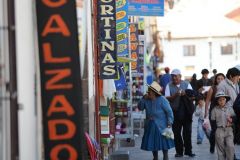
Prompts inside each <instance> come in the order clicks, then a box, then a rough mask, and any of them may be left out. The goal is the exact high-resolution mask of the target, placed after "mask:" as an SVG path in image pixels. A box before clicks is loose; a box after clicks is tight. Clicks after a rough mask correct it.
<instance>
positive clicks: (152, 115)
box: [138, 96, 173, 133]
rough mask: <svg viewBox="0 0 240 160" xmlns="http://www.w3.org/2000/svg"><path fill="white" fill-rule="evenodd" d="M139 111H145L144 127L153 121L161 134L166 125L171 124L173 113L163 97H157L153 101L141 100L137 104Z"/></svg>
mask: <svg viewBox="0 0 240 160" xmlns="http://www.w3.org/2000/svg"><path fill="white" fill-rule="evenodd" d="M138 108H139V110H144V109H145V110H146V123H145V128H146V125H148V122H149V120H151V119H153V120H154V122H155V123H156V125H157V126H158V128H159V131H160V132H161V133H162V132H163V130H164V129H165V128H167V125H168V124H172V123H173V111H172V109H171V107H170V104H169V102H168V100H167V99H166V98H165V97H164V96H159V97H157V98H156V99H155V100H150V99H144V98H142V99H141V100H140V101H139V103H138Z"/></svg>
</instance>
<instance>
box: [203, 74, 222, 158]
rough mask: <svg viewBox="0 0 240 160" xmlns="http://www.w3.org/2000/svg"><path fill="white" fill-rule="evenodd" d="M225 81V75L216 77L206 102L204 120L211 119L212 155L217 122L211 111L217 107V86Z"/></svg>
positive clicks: (210, 141)
mask: <svg viewBox="0 0 240 160" xmlns="http://www.w3.org/2000/svg"><path fill="white" fill-rule="evenodd" d="M224 79H225V75H224V74H223V73H218V74H216V76H215V77H214V83H213V85H212V86H211V88H210V89H209V91H208V92H207V98H206V101H205V115H204V118H207V117H208V118H209V121H210V125H211V132H210V138H209V143H210V153H214V152H215V132H216V127H215V126H216V125H215V124H214V123H215V121H212V119H211V111H212V109H213V108H214V107H215V94H216V92H217V86H218V84H219V83H220V82H221V81H222V80H224Z"/></svg>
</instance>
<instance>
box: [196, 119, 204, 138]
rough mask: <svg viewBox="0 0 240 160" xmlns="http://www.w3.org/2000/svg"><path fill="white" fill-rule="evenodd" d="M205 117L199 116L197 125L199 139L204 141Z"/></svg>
mask: <svg viewBox="0 0 240 160" xmlns="http://www.w3.org/2000/svg"><path fill="white" fill-rule="evenodd" d="M203 122H204V120H203V119H200V118H198V126H197V141H198V142H202V141H203V138H204V134H205V133H204V130H203V127H202V126H203Z"/></svg>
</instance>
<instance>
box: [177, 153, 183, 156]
mask: <svg viewBox="0 0 240 160" xmlns="http://www.w3.org/2000/svg"><path fill="white" fill-rule="evenodd" d="M182 156H183V155H182V154H178V153H176V154H175V157H182Z"/></svg>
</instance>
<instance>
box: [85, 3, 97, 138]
mask: <svg viewBox="0 0 240 160" xmlns="http://www.w3.org/2000/svg"><path fill="white" fill-rule="evenodd" d="M86 3H87V29H88V31H87V34H88V35H87V37H88V38H87V40H88V42H87V43H88V50H87V51H88V53H87V55H88V63H87V64H88V88H89V89H88V95H89V133H90V135H91V136H94V135H95V127H96V126H95V122H96V119H95V96H96V95H95V93H96V92H95V81H94V78H96V77H95V76H97V75H95V74H94V69H96V67H94V66H95V65H96V64H94V61H93V59H94V57H93V56H94V50H93V48H94V47H93V45H94V44H93V39H92V37H93V36H97V35H94V30H93V24H92V22H93V21H92V18H91V13H92V12H93V11H92V10H91V9H92V8H91V7H92V6H91V2H90V1H89V0H87V1H86Z"/></svg>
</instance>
